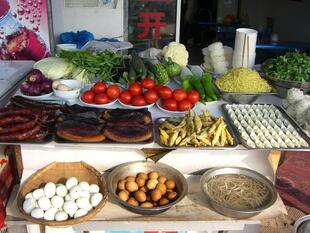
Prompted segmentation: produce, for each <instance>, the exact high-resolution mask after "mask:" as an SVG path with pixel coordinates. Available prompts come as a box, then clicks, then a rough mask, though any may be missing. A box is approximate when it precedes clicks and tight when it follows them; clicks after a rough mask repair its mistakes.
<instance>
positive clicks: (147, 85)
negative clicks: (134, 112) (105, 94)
mask: <svg viewBox="0 0 310 233" xmlns="http://www.w3.org/2000/svg"><path fill="white" fill-rule="evenodd" d="M156 87H157V85H156V84H155V81H154V80H153V79H151V78H145V79H143V80H142V81H141V83H138V82H133V83H130V84H129V85H128V88H127V89H126V90H124V91H122V92H121V93H120V95H119V98H118V101H119V103H120V104H121V105H122V106H123V107H125V108H129V109H141V108H150V107H152V106H153V105H154V104H155V103H156V101H157V100H158V99H159V95H158V92H157V90H156Z"/></svg>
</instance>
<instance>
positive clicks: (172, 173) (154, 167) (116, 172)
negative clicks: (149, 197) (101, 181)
mask: <svg viewBox="0 0 310 233" xmlns="http://www.w3.org/2000/svg"><path fill="white" fill-rule="evenodd" d="M151 171H156V172H158V173H159V175H161V176H165V177H167V178H168V179H173V180H174V181H175V183H176V190H177V192H178V195H179V196H178V198H177V199H176V200H175V201H174V202H171V203H169V204H168V205H165V206H157V207H153V208H143V207H139V206H132V205H130V204H128V203H127V202H125V201H122V200H121V199H120V198H119V197H118V196H117V194H116V190H117V182H118V181H119V180H120V179H123V178H125V177H126V176H135V175H136V174H137V173H139V172H145V173H149V172H151ZM108 186H109V191H110V193H111V194H112V196H113V197H114V198H115V199H116V200H117V201H118V202H119V203H120V204H121V205H122V206H124V207H125V208H126V209H128V210H130V211H132V212H135V213H138V214H143V215H152V214H159V213H162V212H164V211H166V210H168V209H170V208H171V207H172V206H174V205H175V204H176V203H178V202H179V201H181V200H182V199H183V198H184V197H185V195H186V193H187V190H188V185H187V181H186V179H185V177H184V176H183V175H182V173H180V172H179V171H178V170H176V169H175V168H173V167H170V166H168V165H166V164H163V163H155V162H151V161H137V162H129V163H124V164H121V165H120V166H118V167H116V168H115V169H113V171H112V172H111V173H110V175H109V180H108Z"/></svg>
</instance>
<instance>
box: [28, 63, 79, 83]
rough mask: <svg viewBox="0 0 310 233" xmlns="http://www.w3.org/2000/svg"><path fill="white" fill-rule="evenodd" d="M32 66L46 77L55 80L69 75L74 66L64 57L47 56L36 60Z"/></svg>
mask: <svg viewBox="0 0 310 233" xmlns="http://www.w3.org/2000/svg"><path fill="white" fill-rule="evenodd" d="M33 68H34V69H38V70H40V71H41V72H42V73H43V74H44V76H45V77H46V78H48V79H51V80H56V79H60V78H62V77H66V76H70V75H71V73H72V72H73V69H74V68H75V66H74V65H73V64H72V63H70V62H68V61H67V60H66V59H63V58H57V57H48V58H45V59H42V60H40V61H38V62H36V63H35V64H34V65H33Z"/></svg>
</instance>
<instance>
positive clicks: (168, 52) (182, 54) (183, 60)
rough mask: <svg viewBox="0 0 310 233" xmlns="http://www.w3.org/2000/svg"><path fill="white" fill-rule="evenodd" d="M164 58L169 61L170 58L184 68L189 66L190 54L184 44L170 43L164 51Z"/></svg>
mask: <svg viewBox="0 0 310 233" xmlns="http://www.w3.org/2000/svg"><path fill="white" fill-rule="evenodd" d="M163 55H164V58H166V59H167V60H168V57H170V58H171V60H172V61H173V62H175V63H177V64H179V65H180V66H182V67H185V66H187V63H188V61H187V60H188V52H187V50H186V48H185V46H184V45H183V44H180V43H178V42H170V43H169V45H167V46H165V47H164V49H163Z"/></svg>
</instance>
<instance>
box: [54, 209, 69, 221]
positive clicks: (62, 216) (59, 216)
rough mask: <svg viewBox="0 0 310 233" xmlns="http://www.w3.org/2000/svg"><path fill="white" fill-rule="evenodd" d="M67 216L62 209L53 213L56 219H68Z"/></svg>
mask: <svg viewBox="0 0 310 233" xmlns="http://www.w3.org/2000/svg"><path fill="white" fill-rule="evenodd" d="M68 217H69V216H68V214H67V213H66V212H65V211H63V210H59V211H57V213H56V214H55V220H56V221H66V220H67V219H68Z"/></svg>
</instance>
